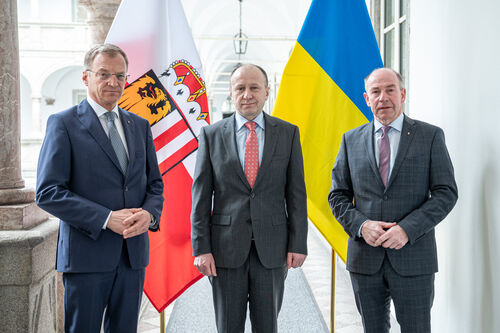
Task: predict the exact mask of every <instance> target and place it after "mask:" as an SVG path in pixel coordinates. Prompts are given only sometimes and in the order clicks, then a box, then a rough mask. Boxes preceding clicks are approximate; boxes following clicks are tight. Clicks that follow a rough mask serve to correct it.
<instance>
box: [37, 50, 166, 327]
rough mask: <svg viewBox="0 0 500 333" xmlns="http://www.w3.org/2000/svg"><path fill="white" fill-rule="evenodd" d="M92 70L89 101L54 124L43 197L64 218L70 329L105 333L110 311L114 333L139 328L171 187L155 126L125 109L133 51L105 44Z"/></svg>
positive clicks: (44, 162) (60, 251) (87, 79)
mask: <svg viewBox="0 0 500 333" xmlns="http://www.w3.org/2000/svg"><path fill="white" fill-rule="evenodd" d="M85 67H86V69H85V70H84V72H83V81H84V83H85V85H86V86H87V87H88V95H87V99H85V100H84V101H83V102H81V103H80V104H79V105H76V106H73V107H71V108H69V109H68V110H65V111H62V112H60V113H57V114H54V115H52V116H50V117H49V119H48V121H47V132H46V133H47V134H46V136H45V139H44V142H43V145H42V149H41V151H40V157H39V161H38V175H37V194H36V199H37V204H38V205H39V206H40V207H41V208H43V209H44V210H46V211H47V212H49V213H51V214H53V215H54V216H56V217H58V218H59V219H60V220H61V221H60V226H59V240H58V246H57V263H56V266H57V270H58V271H60V272H63V283H64V289H65V295H64V310H65V331H66V332H99V331H100V328H101V323H102V317H103V312H104V310H105V309H106V315H105V318H104V329H105V331H106V332H136V331H137V320H138V314H139V307H140V304H141V297H142V290H143V285H144V273H145V267H146V266H147V264H148V260H149V240H148V233H147V231H148V228H151V229H152V230H156V229H158V221H160V214H161V210H162V203H163V183H162V179H161V175H160V172H159V170H158V164H157V160H156V153H155V149H154V145H153V140H152V135H151V130H150V127H149V124H148V122H147V121H146V120H144V119H143V118H140V117H138V116H136V115H134V114H132V113H129V112H127V111H124V110H122V109H120V108H119V107H118V106H117V101H118V99H119V98H120V97H121V95H122V93H123V89H124V86H125V82H126V79H127V74H126V73H127V67H128V61H127V57H126V55H125V53H124V52H123V51H122V50H121V49H120V48H118V47H116V46H114V45H110V44H104V45H97V46H96V47H94V48H92V49H91V50H89V51H88V52H87V54H86V55H85ZM115 118H116V119H115Z"/></svg>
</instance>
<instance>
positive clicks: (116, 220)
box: [106, 208, 142, 235]
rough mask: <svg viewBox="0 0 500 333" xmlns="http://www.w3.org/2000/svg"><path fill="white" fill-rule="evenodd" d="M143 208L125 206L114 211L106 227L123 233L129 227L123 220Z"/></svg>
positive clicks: (120, 233)
mask: <svg viewBox="0 0 500 333" xmlns="http://www.w3.org/2000/svg"><path fill="white" fill-rule="evenodd" d="M141 210H142V209H141V208H125V209H120V210H114V211H112V212H111V216H110V217H109V220H108V224H107V225H106V228H107V229H110V230H111V231H113V232H116V233H117V234H119V235H123V231H124V230H125V229H127V227H128V225H127V224H124V223H123V221H125V219H127V218H128V217H130V216H132V215H134V214H135V213H137V212H139V211H141Z"/></svg>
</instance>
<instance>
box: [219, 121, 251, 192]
mask: <svg viewBox="0 0 500 333" xmlns="http://www.w3.org/2000/svg"><path fill="white" fill-rule="evenodd" d="M235 121H236V120H235V119H234V115H233V116H231V117H230V118H227V120H226V121H225V124H224V128H223V135H222V141H223V142H224V147H225V148H226V151H227V156H228V157H229V158H230V159H231V163H232V164H233V169H234V170H236V173H237V174H238V176H239V177H240V178H241V181H242V182H243V183H244V184H245V185H246V186H247V187H248V188H250V184H248V180H247V177H246V176H245V172H244V170H243V168H242V167H241V163H240V159H239V157H238V149H237V148H236V134H235V132H234V126H235V125H234V124H235Z"/></svg>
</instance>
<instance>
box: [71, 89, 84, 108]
mask: <svg viewBox="0 0 500 333" xmlns="http://www.w3.org/2000/svg"><path fill="white" fill-rule="evenodd" d="M86 97H87V90H85V89H73V105H77V104H80V102H81V101H83V99H84V98H86Z"/></svg>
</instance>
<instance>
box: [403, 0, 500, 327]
mask: <svg viewBox="0 0 500 333" xmlns="http://www.w3.org/2000/svg"><path fill="white" fill-rule="evenodd" d="M499 13H500V2H499V1H497V0H476V1H465V0H455V1H453V0H439V1H436V0H418V1H412V2H411V11H410V27H411V33H410V50H411V51H410V91H409V94H410V101H411V105H410V112H411V116H412V117H414V118H417V119H421V120H424V121H428V122H431V123H433V124H436V125H439V126H440V127H442V128H443V129H444V131H445V134H446V139H447V145H448V149H449V151H450V154H451V157H452V160H453V162H454V165H455V173H456V179H457V182H458V186H459V201H458V203H457V206H456V207H455V209H454V211H453V212H452V214H450V216H449V217H448V218H447V219H446V220H445V221H444V222H443V223H442V224H440V225H439V226H438V228H437V237H438V248H439V260H440V272H439V273H438V274H437V276H436V297H435V303H434V308H433V332H450V333H462V332H463V333H470V332H481V333H493V332H500V245H499V241H500V223H499V222H498V221H497V219H498V218H499V217H500V139H499V137H500V135H499V133H500V128H499V125H498V119H499V116H500V111H499V108H500V91H499V80H500V57H499V54H500V43H499V40H500V39H499V36H498V32H499V31H500V20H499V19H498V14H499Z"/></svg>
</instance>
